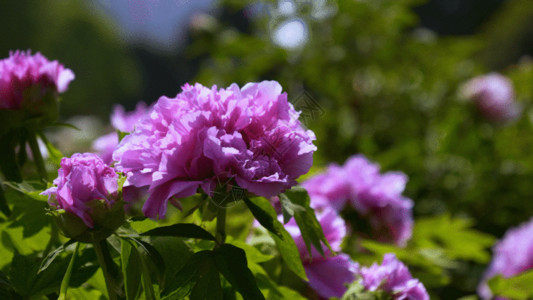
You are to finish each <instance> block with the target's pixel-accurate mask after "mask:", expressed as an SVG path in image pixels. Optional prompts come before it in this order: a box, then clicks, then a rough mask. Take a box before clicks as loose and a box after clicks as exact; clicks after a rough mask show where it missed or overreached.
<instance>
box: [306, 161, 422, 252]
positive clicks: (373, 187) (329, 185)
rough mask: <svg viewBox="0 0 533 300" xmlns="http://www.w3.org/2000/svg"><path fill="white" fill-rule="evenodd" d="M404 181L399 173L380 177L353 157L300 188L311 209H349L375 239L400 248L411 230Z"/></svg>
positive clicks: (366, 163)
mask: <svg viewBox="0 0 533 300" xmlns="http://www.w3.org/2000/svg"><path fill="white" fill-rule="evenodd" d="M407 180H408V178H407V176H406V175H405V174H403V173H401V172H386V173H383V174H381V173H380V171H379V166H378V165H377V164H374V163H372V162H370V161H368V159H366V158H365V157H364V156H362V155H355V156H352V157H351V158H350V159H348V161H346V163H345V164H344V165H343V166H339V165H336V164H332V165H330V166H329V167H328V168H327V170H326V171H325V172H324V173H322V174H319V175H316V176H314V177H312V178H310V179H309V180H307V181H305V182H303V183H302V185H303V187H305V188H306V189H307V191H308V192H309V195H310V197H311V205H312V206H313V207H314V208H316V209H321V208H324V207H332V208H334V209H335V210H337V211H340V210H342V209H343V208H344V207H345V206H347V205H350V206H351V207H353V208H354V209H355V210H356V211H357V212H358V213H359V214H361V215H362V216H364V217H366V218H367V219H368V221H369V223H370V226H371V227H372V230H373V235H374V237H375V238H376V239H378V240H380V241H384V242H394V243H396V244H397V245H400V246H403V245H405V243H406V242H407V241H408V240H409V238H411V234H412V228H413V218H412V207H413V202H412V200H411V199H408V198H406V197H404V196H403V195H402V193H403V191H404V189H405V185H406V184H407Z"/></svg>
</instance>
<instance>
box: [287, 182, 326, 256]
mask: <svg viewBox="0 0 533 300" xmlns="http://www.w3.org/2000/svg"><path fill="white" fill-rule="evenodd" d="M285 196H286V198H287V199H286V200H285V202H287V200H289V201H290V202H291V203H292V204H293V212H294V220H295V221H296V224H298V227H299V228H300V232H301V233H302V238H303V240H304V242H305V246H306V247H307V252H309V255H311V244H312V245H313V246H314V247H315V249H316V250H318V252H319V253H320V254H322V256H324V249H322V244H321V243H324V245H326V246H327V247H328V248H329V250H330V251H333V250H332V249H331V247H330V246H329V243H328V240H327V239H326V237H325V236H324V231H323V230H322V226H320V223H319V222H318V220H317V218H316V215H315V211H314V210H313V209H312V208H311V207H310V202H311V200H310V198H309V194H308V193H307V191H306V190H305V189H303V188H301V187H293V188H292V189H291V190H289V191H286V192H285V194H281V195H280V199H281V198H285Z"/></svg>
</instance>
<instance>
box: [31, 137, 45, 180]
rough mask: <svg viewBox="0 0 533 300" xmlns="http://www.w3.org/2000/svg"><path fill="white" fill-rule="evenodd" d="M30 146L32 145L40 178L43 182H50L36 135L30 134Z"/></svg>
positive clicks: (32, 152)
mask: <svg viewBox="0 0 533 300" xmlns="http://www.w3.org/2000/svg"><path fill="white" fill-rule="evenodd" d="M28 144H29V145H30V150H31V154H32V156H33V161H34V162H35V165H36V166H37V172H39V176H40V177H41V179H42V180H44V181H45V182H48V173H46V168H45V166H44V160H43V156H42V155H41V150H40V149H39V144H38V143H37V136H36V134H35V133H30V134H29V135H28Z"/></svg>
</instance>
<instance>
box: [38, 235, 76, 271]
mask: <svg viewBox="0 0 533 300" xmlns="http://www.w3.org/2000/svg"><path fill="white" fill-rule="evenodd" d="M75 242H76V241H75V240H73V239H71V240H69V241H68V242H66V243H65V244H63V245H61V246H59V247H58V248H57V249H55V250H54V251H51V252H50V253H48V255H47V256H46V257H45V258H44V259H43V261H42V262H41V266H40V267H39V271H38V273H41V272H43V271H44V270H46V269H47V268H48V267H49V266H50V264H51V263H52V262H54V260H55V259H56V258H57V257H58V255H59V254H60V253H62V252H63V251H65V248H67V247H68V246H69V245H71V244H73V243H75Z"/></svg>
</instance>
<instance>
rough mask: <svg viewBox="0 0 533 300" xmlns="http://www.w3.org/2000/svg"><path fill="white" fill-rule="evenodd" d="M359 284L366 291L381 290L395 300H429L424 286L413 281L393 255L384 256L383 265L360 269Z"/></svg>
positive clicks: (404, 267)
mask: <svg viewBox="0 0 533 300" xmlns="http://www.w3.org/2000/svg"><path fill="white" fill-rule="evenodd" d="M359 275H360V276H361V284H362V285H363V286H364V288H365V289H366V290H368V291H372V292H373V291H378V290H382V291H385V292H387V293H390V295H391V296H392V298H393V299H395V300H426V299H427V300H429V295H428V293H427V291H426V288H425V287H424V285H423V284H422V283H421V282H420V281H418V279H413V277H411V273H409V270H408V269H407V267H406V266H405V265H404V264H403V263H402V262H401V261H399V260H398V259H397V258H396V256H395V255H394V254H391V253H389V254H385V256H384V257H383V263H382V264H381V265H378V264H376V263H374V264H373V265H372V266H370V267H362V268H361V269H360V271H359Z"/></svg>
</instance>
